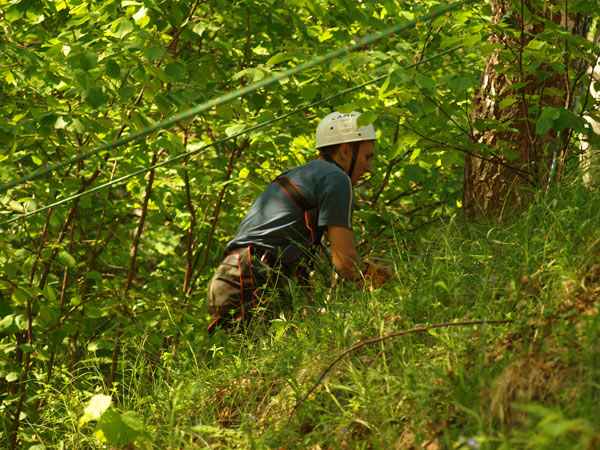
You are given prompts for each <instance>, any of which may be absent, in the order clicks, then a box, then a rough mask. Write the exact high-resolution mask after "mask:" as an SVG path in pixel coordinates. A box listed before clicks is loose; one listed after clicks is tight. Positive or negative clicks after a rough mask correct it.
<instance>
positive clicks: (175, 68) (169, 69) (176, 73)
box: [165, 61, 187, 82]
mask: <svg viewBox="0 0 600 450" xmlns="http://www.w3.org/2000/svg"><path fill="white" fill-rule="evenodd" d="M186 74H187V72H186V70H185V66H184V65H183V64H181V63H180V62H177V61H174V62H171V63H169V64H167V65H166V67H165V75H166V76H167V78H168V79H169V81H172V82H177V81H181V80H183V79H184V78H185V76H186Z"/></svg>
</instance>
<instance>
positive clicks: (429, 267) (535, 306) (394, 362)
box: [42, 185, 600, 449]
mask: <svg viewBox="0 0 600 450" xmlns="http://www.w3.org/2000/svg"><path fill="white" fill-rule="evenodd" d="M599 219H600V198H598V196H597V194H596V193H595V192H594V191H590V190H588V189H586V188H584V187H582V186H577V185H571V186H569V187H568V188H564V187H557V188H556V189H555V190H554V191H552V192H550V193H549V194H548V195H547V196H545V197H544V196H540V197H539V198H537V199H536V201H535V202H534V204H533V205H532V206H531V208H529V209H528V210H527V211H526V212H524V213H523V214H522V215H520V216H519V217H514V218H512V219H511V220H510V221H508V220H507V221H505V222H504V223H487V224H471V223H466V222H464V221H462V220H460V219H459V218H456V217H455V218H452V219H451V220H449V221H448V222H447V223H445V224H442V225H441V226H439V227H438V228H437V229H435V230H428V231H426V232H423V233H421V234H418V235H417V234H414V235H407V236H402V235H398V234H396V235H395V236H396V238H395V239H392V238H391V237H390V240H389V241H387V242H385V243H382V247H387V248H388V249H389V248H390V247H391V248H392V252H391V255H392V257H393V265H394V270H395V274H396V276H397V278H396V279H393V280H391V281H390V282H388V283H387V284H386V285H385V286H384V287H383V288H381V289H378V290H374V291H373V290H371V291H369V290H365V291H363V290H359V289H356V288H354V287H352V286H348V285H344V284H343V283H338V284H336V285H334V286H330V285H329V283H328V280H329V277H327V276H323V279H322V280H321V281H320V283H319V284H318V285H317V286H315V288H314V290H313V291H312V294H311V295H312V297H313V300H314V302H315V304H314V305H313V306H312V307H309V308H299V306H300V305H302V306H304V305H306V299H305V298H304V297H303V296H302V294H298V296H297V297H296V298H294V300H293V302H294V306H295V307H294V308H293V309H292V311H295V312H289V311H288V312H286V313H282V315H281V316H279V317H278V318H276V319H274V320H272V321H267V320H263V321H257V323H256V324H254V326H253V327H251V328H250V329H249V330H248V331H247V332H245V333H239V334H236V335H228V334H226V333H217V334H216V335H215V336H213V337H212V338H208V337H207V336H206V335H205V334H204V331H203V330H202V329H200V328H199V327H195V328H188V329H187V331H186V332H185V333H183V334H182V338H181V339H180V340H179V342H178V343H177V346H176V348H174V351H172V352H168V353H165V354H164V355H163V357H162V358H161V359H160V361H152V360H149V359H146V358H145V357H144V356H143V353H142V352H140V350H139V348H133V347H131V348H128V349H125V351H126V352H129V353H128V354H129V356H130V357H129V362H128V363H126V364H124V365H123V366H122V367H121V368H120V374H121V376H120V378H119V384H118V385H117V387H116V388H113V391H112V392H110V391H108V393H110V394H111V395H112V396H113V402H114V403H113V404H114V405H115V406H116V407H117V408H119V409H120V410H134V411H136V412H137V413H138V414H139V415H140V416H141V417H142V419H143V421H144V426H145V429H146V431H147V432H148V433H149V436H150V438H148V439H146V440H145V441H144V443H140V444H139V445H143V446H146V447H147V448H160V449H165V448H171V449H175V448H206V447H213V448H315V449H317V448H382V449H389V448H397V449H404V448H421V447H422V446H425V447H426V448H474V449H475V448H481V449H485V448H494V449H495V448H502V449H509V448H511V449H512V448H548V449H552V448H557V449H558V448H561V449H562V448H598V446H600V409H599V408H598V407H597V405H598V404H600V356H599V350H600V348H599V347H600V316H599V315H598V304H599V303H598V294H599V292H600V261H599V259H598V255H599V251H600V245H599V242H600V233H599V232H598V231H597V230H598V224H599V223H600V220H599ZM400 239H401V240H402V244H400V242H399V240H400ZM389 255H390V253H389V252H388V257H389ZM478 319H479V320H485V321H488V322H490V321H493V320H498V319H512V320H513V322H511V323H506V324H491V323H487V324H485V323H484V324H481V325H472V326H461V327H458V326H457V327H446V328H436V329H434V330H430V331H429V332H426V333H414V334H409V335H406V336H403V337H398V338H393V339H388V340H384V341H382V342H379V343H377V344H376V345H372V346H363V347H361V348H360V349H358V350H357V351H355V352H353V353H351V354H350V355H348V356H347V357H346V358H344V359H342V360H341V361H340V362H339V363H338V364H337V365H335V366H334V367H333V369H332V370H331V371H330V372H329V373H328V374H327V375H326V376H325V378H324V379H323V381H322V382H321V383H319V384H318V386H317V387H316V388H315V390H314V392H313V393H312V394H311V395H310V396H309V398H308V399H307V400H306V401H305V402H303V403H301V404H300V405H299V406H298V408H297V409H294V406H295V405H296V404H297V403H298V402H299V401H300V399H302V398H303V396H304V395H305V393H306V392H308V390H309V389H310V388H311V387H312V386H313V385H314V383H315V382H316V381H317V379H318V378H319V376H320V374H321V373H322V371H323V370H325V368H326V367H327V365H328V364H329V362H330V361H332V360H333V359H334V358H335V356H337V355H338V353H339V352H340V351H342V350H344V349H346V348H348V347H349V346H351V345H352V344H353V343H356V342H357V341H360V340H361V339H365V338H369V337H375V336H380V335H383V334H386V333H389V332H391V331H394V330H400V329H409V328H412V327H415V326H418V325H424V324H436V323H443V322H453V321H463V320H478ZM89 361H93V359H90V360H89ZM88 370H89V373H90V374H92V375H93V374H99V373H100V372H101V367H100V365H98V366H96V367H95V366H94V363H93V362H89V365H88ZM80 373H82V374H83V373H84V372H80ZM82 376H83V375H82ZM101 379H102V377H101V376H90V377H88V378H87V379H86V380H70V381H69V382H68V384H66V385H65V386H66V387H65V388H64V389H61V390H55V391H52V390H47V391H45V392H44V395H45V397H46V399H45V401H46V402H47V404H48V405H52V409H51V410H49V411H52V412H48V414H46V421H45V424H44V430H43V433H42V434H44V436H46V438H45V439H46V443H47V446H48V447H49V448H50V447H52V446H54V447H55V448H58V446H59V442H60V441H61V440H62V441H63V442H68V443H69V445H70V446H72V447H73V448H91V445H96V446H97V447H98V448H100V447H101V446H100V444H99V442H98V441H94V437H93V431H94V424H93V422H92V423H89V424H87V425H86V426H84V427H79V426H78V425H77V418H78V416H80V415H81V414H82V411H83V405H84V401H85V399H86V398H88V397H89V396H90V395H91V394H93V393H94V392H98V391H105V392H106V387H105V386H102V385H101V382H100V380H101ZM94 380H95V381H94ZM73 399H76V401H75V402H74V400H73ZM64 417H70V418H71V419H68V420H65V421H63V418H64ZM58 436H61V438H60V439H59V438H58ZM94 442H96V443H95V444H94ZM427 446H429V447H427Z"/></svg>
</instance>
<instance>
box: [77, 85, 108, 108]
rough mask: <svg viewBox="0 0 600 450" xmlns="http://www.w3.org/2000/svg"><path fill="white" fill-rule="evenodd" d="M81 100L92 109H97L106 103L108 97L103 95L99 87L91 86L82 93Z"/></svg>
mask: <svg viewBox="0 0 600 450" xmlns="http://www.w3.org/2000/svg"><path fill="white" fill-rule="evenodd" d="M83 99H84V100H85V101H86V103H87V104H88V105H90V106H91V107H92V108H94V109H97V108H99V107H100V106H102V105H103V104H104V103H106V102H107V101H108V96H106V95H105V94H104V92H103V91H102V88H101V87H100V86H92V87H91V88H89V89H86V90H85V91H84V93H83Z"/></svg>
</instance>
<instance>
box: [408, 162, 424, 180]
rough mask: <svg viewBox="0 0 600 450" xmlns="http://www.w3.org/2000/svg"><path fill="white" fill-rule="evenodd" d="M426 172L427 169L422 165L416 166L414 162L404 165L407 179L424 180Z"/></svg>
mask: <svg viewBox="0 0 600 450" xmlns="http://www.w3.org/2000/svg"><path fill="white" fill-rule="evenodd" d="M424 172H425V171H424V170H423V169H422V168H421V167H419V166H416V165H414V164H409V165H407V166H405V167H404V177H405V178H406V179H407V180H409V181H413V182H415V183H418V182H420V181H423V178H424Z"/></svg>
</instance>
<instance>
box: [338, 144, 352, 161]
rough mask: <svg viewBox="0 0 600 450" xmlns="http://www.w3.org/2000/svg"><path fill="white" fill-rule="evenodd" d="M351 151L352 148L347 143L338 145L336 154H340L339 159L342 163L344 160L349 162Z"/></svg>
mask: <svg viewBox="0 0 600 450" xmlns="http://www.w3.org/2000/svg"><path fill="white" fill-rule="evenodd" d="M352 151H353V150H352V146H351V145H350V144H348V143H347V142H344V143H342V144H340V146H339V148H338V153H339V154H340V157H341V158H342V160H344V161H346V160H348V161H349V160H350V159H351V158H352Z"/></svg>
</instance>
